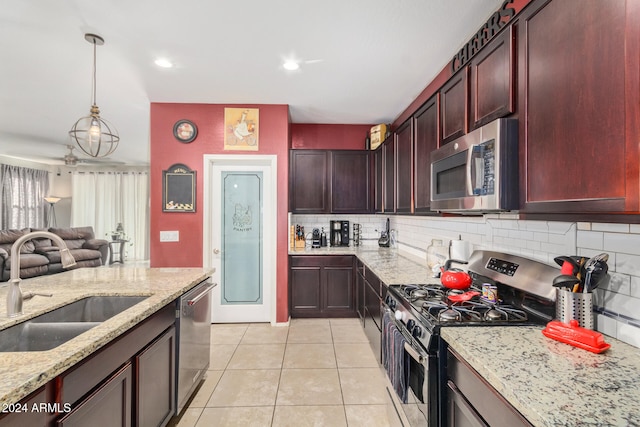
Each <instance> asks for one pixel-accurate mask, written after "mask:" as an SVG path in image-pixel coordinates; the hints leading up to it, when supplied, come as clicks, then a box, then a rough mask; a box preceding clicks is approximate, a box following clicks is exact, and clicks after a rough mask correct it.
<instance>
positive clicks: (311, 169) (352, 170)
mask: <svg viewBox="0 0 640 427" xmlns="http://www.w3.org/2000/svg"><path fill="white" fill-rule="evenodd" d="M289 156H290V158H289V210H290V211H291V212H293V213H369V212H371V197H372V191H371V176H370V174H371V164H370V157H369V156H370V152H369V151H368V150H291V151H290V154H289Z"/></svg>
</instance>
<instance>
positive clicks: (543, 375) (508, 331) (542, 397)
mask: <svg viewBox="0 0 640 427" xmlns="http://www.w3.org/2000/svg"><path fill="white" fill-rule="evenodd" d="M289 253H290V254H291V255H343V254H344V255H356V256H357V257H358V258H359V259H360V260H361V261H362V262H364V263H365V265H367V267H369V268H370V269H371V270H372V271H373V272H374V273H375V274H376V275H377V276H378V277H379V278H380V279H381V280H382V281H383V282H385V283H386V284H393V283H433V281H434V280H435V281H436V282H437V281H439V279H433V278H431V277H430V272H429V271H428V269H427V268H426V262H424V261H422V260H420V259H418V258H415V257H413V256H408V255H406V254H405V253H404V252H399V251H397V250H395V249H389V248H377V247H366V246H362V247H357V248H352V247H345V248H320V249H311V248H306V249H304V250H303V249H297V250H291V251H290V252H289ZM541 330H542V327H536V326H506V327H500V326H490V327H478V326H473V327H442V328H441V329H440V334H441V336H442V337H443V338H444V340H445V341H447V343H448V344H449V346H450V347H451V348H452V349H453V350H455V351H456V352H457V353H458V354H459V355H460V356H461V357H462V358H463V359H465V361H466V362H467V363H468V364H469V365H470V366H471V367H472V368H473V369H475V370H476V371H477V372H478V373H479V374H480V375H481V376H482V377H483V378H485V379H486V380H487V381H488V382H489V384H491V385H492V386H493V387H494V388H495V389H496V390H497V391H498V392H499V393H500V394H501V395H502V396H503V397H504V398H505V399H506V400H507V401H508V402H509V403H510V404H511V405H512V406H513V407H514V408H516V409H517V410H518V411H519V412H520V413H521V414H522V415H523V416H524V417H525V418H527V420H529V422H530V423H532V424H533V425H535V426H577V425H581V426H582V425H598V426H640V349H638V348H636V347H633V346H631V345H628V344H626V343H624V342H622V341H619V340H617V339H615V338H612V337H608V336H605V341H606V342H607V343H609V344H611V348H610V349H609V350H607V351H605V352H604V353H602V354H594V353H591V352H589V351H586V350H582V349H579V348H575V347H572V346H570V345H568V344H564V343H561V342H558V341H555V340H552V339H550V338H547V337H545V336H544V335H542V332H541Z"/></svg>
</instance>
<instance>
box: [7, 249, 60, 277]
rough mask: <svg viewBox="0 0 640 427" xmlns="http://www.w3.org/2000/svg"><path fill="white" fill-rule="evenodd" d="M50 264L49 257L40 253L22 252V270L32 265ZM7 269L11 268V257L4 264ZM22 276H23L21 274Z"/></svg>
mask: <svg viewBox="0 0 640 427" xmlns="http://www.w3.org/2000/svg"><path fill="white" fill-rule="evenodd" d="M47 264H49V260H48V259H47V257H45V256H43V255H40V254H20V271H22V270H23V269H27V268H31V267H40V266H42V265H47ZM4 269H5V270H11V257H9V259H8V260H7V262H6V263H5V264H4ZM20 277H22V276H20Z"/></svg>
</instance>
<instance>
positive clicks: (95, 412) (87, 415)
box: [56, 362, 133, 427]
mask: <svg viewBox="0 0 640 427" xmlns="http://www.w3.org/2000/svg"><path fill="white" fill-rule="evenodd" d="M132 384H133V370H132V368H131V362H128V363H127V364H126V365H124V366H123V367H122V368H121V369H119V370H118V371H116V372H115V373H114V374H113V375H112V376H111V377H110V378H109V379H107V380H105V381H104V382H103V383H102V384H101V385H100V386H99V387H98V388H97V389H96V390H95V391H93V392H92V393H91V394H90V395H89V396H88V397H87V398H86V399H84V400H83V401H82V402H81V403H80V404H79V405H77V406H76V407H75V408H73V410H72V411H71V412H69V413H68V414H66V415H65V416H63V417H62V418H61V419H60V420H58V422H57V423H56V425H57V426H58V427H74V426H78V427H86V426H110V427H111V426H113V427H117V426H123V427H129V426H131V418H132V409H131V390H132Z"/></svg>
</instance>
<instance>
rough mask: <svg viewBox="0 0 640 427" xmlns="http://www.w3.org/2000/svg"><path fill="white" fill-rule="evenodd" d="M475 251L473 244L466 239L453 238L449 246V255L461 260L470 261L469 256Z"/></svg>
mask: <svg viewBox="0 0 640 427" xmlns="http://www.w3.org/2000/svg"><path fill="white" fill-rule="evenodd" d="M471 252H473V246H472V245H471V243H470V242H466V241H464V240H452V241H451V247H450V248H449V257H450V258H451V259H458V260H460V261H469V257H470V256H471Z"/></svg>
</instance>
